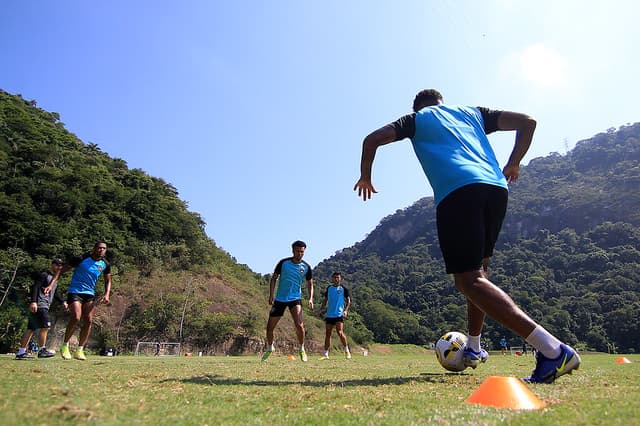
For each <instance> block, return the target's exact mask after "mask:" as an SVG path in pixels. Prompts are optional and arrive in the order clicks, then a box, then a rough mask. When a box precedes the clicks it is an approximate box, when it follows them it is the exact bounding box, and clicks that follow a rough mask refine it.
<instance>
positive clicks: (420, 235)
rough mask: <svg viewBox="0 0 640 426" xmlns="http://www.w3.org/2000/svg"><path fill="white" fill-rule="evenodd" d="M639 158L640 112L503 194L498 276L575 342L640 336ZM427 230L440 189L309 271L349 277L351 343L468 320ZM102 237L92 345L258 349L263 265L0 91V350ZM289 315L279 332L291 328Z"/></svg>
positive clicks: (165, 186) (633, 346)
mask: <svg viewBox="0 0 640 426" xmlns="http://www.w3.org/2000/svg"><path fill="white" fill-rule="evenodd" d="M639 158H640V124H635V125H631V126H626V127H623V128H620V129H618V130H615V131H614V130H610V131H607V133H603V134H599V135H596V136H595V137H593V138H592V139H589V140H586V141H582V142H580V143H579V144H578V145H577V146H576V147H575V148H574V149H573V150H572V151H571V152H569V153H567V154H566V155H563V156H562V155H558V154H552V155H550V156H547V157H544V158H538V159H535V160H533V161H531V163H530V164H529V165H528V166H526V167H523V169H522V174H521V179H520V180H519V181H518V183H517V185H515V186H514V187H513V188H512V191H511V196H510V205H509V210H508V214H507V218H506V222H505V225H504V230H503V233H502V235H501V238H500V240H499V243H498V247H497V253H496V255H495V256H494V259H493V262H492V279H493V280H494V281H495V282H496V284H498V285H500V286H501V287H503V288H504V289H505V290H507V291H508V292H510V294H511V295H512V296H513V297H514V298H515V299H516V301H517V302H518V303H519V304H521V305H522V307H523V308H524V309H526V310H527V311H528V312H529V313H530V314H531V315H532V316H533V317H534V318H535V319H536V320H538V321H540V322H541V323H543V324H544V325H545V326H546V327H547V328H548V329H550V330H551V331H553V332H554V333H556V334H557V335H558V336H560V337H561V338H563V339H565V340H567V341H569V342H571V343H573V344H575V345H576V346H577V347H578V348H581V349H595V350H603V351H606V350H608V349H609V348H610V347H611V346H612V345H615V346H616V347H617V348H618V350H625V351H637V350H639V349H640V331H639V330H640V291H639V290H640V268H639V266H640V251H639V248H640V231H639V230H638V225H639V222H640V216H639V215H640V214H639V213H638V211H639V210H640V202H639V201H640V200H639V197H640V195H639V193H640V192H639V189H640V165H639ZM435 232H436V231H435V212H434V208H433V199H432V198H430V197H428V198H424V199H421V200H419V201H417V202H416V203H415V204H414V205H412V206H410V207H408V208H405V209H402V210H398V211H397V212H396V213H395V214H393V215H391V216H389V217H386V218H384V219H383V220H382V221H381V222H380V224H379V225H378V226H377V227H376V229H374V230H373V231H372V232H371V233H370V234H369V235H368V236H367V238H365V239H364V240H363V241H361V242H358V243H356V244H355V245H354V246H352V247H349V248H345V249H342V250H340V251H339V252H337V253H336V255H334V256H332V257H331V258H330V259H327V260H325V261H323V262H322V263H320V264H319V265H318V266H317V267H316V268H315V272H314V275H315V277H316V283H317V288H316V294H318V295H319V294H321V292H322V290H323V289H324V288H325V287H326V285H327V284H328V283H329V282H330V280H329V277H330V274H331V272H332V271H333V270H341V271H342V272H343V273H344V274H345V284H347V285H348V286H349V287H350V288H351V289H352V290H353V297H354V305H353V309H352V311H351V313H350V315H349V320H348V323H347V332H348V334H349V337H350V339H351V340H352V341H353V342H355V343H361V344H366V343H368V342H372V341H376V342H381V343H396V342H397V343H416V344H430V343H432V342H434V341H435V340H436V339H437V338H438V337H439V336H440V335H441V334H442V333H443V332H444V331H448V330H453V329H458V330H465V328H466V326H465V322H466V321H465V312H466V309H465V304H464V301H463V299H462V298H461V296H460V295H459V294H458V293H457V291H456V290H455V288H454V287H453V284H452V282H451V278H450V277H448V276H447V275H446V274H445V273H444V268H443V264H442V260H441V257H440V251H439V248H438V245H437V238H436V234H435ZM97 239H104V240H106V241H107V243H108V244H109V253H108V258H109V260H110V262H111V264H112V270H113V272H114V285H113V291H112V298H111V299H112V300H111V301H112V303H111V306H109V307H101V308H99V309H98V312H97V315H96V326H95V328H94V331H93V334H92V336H93V339H94V340H93V341H92V345H93V346H94V347H102V346H113V347H116V348H117V349H118V350H120V351H132V350H133V348H135V343H136V342H137V341H141V340H142V341H144V340H146V341H157V340H162V341H179V342H182V343H183V344H184V345H185V346H186V347H188V348H190V349H192V350H194V351H196V350H203V351H205V352H206V351H209V352H211V351H214V350H215V351H219V350H225V351H230V352H242V351H254V350H259V349H261V341H260V339H261V338H262V337H263V335H264V324H265V322H266V318H267V309H266V308H267V306H266V300H267V295H268V285H267V282H268V278H269V276H261V275H260V274H256V273H254V272H252V271H251V270H250V269H249V268H248V267H247V266H245V265H239V264H238V263H237V262H236V261H235V259H234V258H233V257H231V256H230V255H229V254H228V253H226V252H225V251H224V250H221V249H220V248H218V247H217V246H216V244H215V242H214V241H213V240H211V239H210V238H208V237H207V236H206V234H205V233H204V223H203V220H202V218H201V217H200V216H199V215H198V214H197V213H193V212H190V211H188V209H187V205H186V203H185V202H184V201H182V200H180V199H179V197H178V194H177V191H176V189H175V188H174V187H172V186H171V185H170V184H169V183H167V182H164V181H163V180H162V179H160V178H154V177H151V176H149V175H147V174H146V173H145V172H143V171H142V170H138V169H129V168H128V166H127V163H126V162H125V161H124V160H122V159H117V158H111V157H109V155H108V154H106V153H104V152H102V151H101V150H100V149H99V148H98V147H97V146H96V145H93V144H85V143H84V142H82V141H81V140H79V139H78V138H77V137H76V136H74V135H73V134H71V133H69V132H68V131H67V130H66V129H65V128H64V124H63V123H62V122H61V121H60V117H59V116H58V114H57V113H51V112H46V111H43V110H42V109H40V108H38V107H37V106H36V103H35V102H34V101H27V100H24V99H23V98H22V97H21V96H19V95H11V94H8V93H6V92H4V91H2V90H0V351H7V350H10V349H12V348H15V346H16V343H17V340H18V339H19V336H20V334H21V332H22V330H23V329H24V327H25V325H26V324H25V322H24V320H25V312H24V308H25V306H24V303H23V298H24V296H25V292H26V289H27V288H28V286H29V285H30V284H31V279H32V274H33V273H34V272H37V271H39V270H43V269H45V268H47V267H48V264H49V261H50V259H51V258H52V257H54V256H62V257H69V256H71V255H77V254H81V253H83V252H86V251H88V250H89V249H90V248H91V247H92V246H93V243H94V241H95V240H97ZM69 278H70V277H69V275H66V276H65V277H64V278H63V279H62V280H61V283H60V286H61V288H62V290H63V291H64V290H65V289H66V286H67V285H68V281H69ZM98 288H99V289H101V288H102V283H101V282H100V283H99V285H98ZM316 302H318V300H316ZM21 309H22V310H21ZM53 313H54V318H58V319H61V320H62V321H59V323H58V324H57V325H56V327H55V329H54V332H53V333H50V336H51V340H53V342H54V346H55V343H56V339H57V340H58V343H59V339H60V333H61V326H64V325H65V323H66V318H65V314H64V313H62V312H61V310H60V309H59V307H54V310H53ZM285 318H286V319H285V320H283V323H282V325H283V328H284V330H281V331H279V332H278V338H279V339H287V338H289V339H293V337H294V333H293V330H292V328H291V323H290V321H289V320H288V317H285ZM305 324H306V326H307V329H308V331H309V333H308V338H309V345H308V346H309V347H310V349H313V348H314V346H317V345H318V344H321V341H322V338H323V336H324V327H323V323H322V321H321V320H320V319H319V318H317V317H315V316H313V315H311V312H308V311H307V316H306V317H305ZM287 327H288V328H289V329H288V330H287ZM502 335H507V336H508V337H510V336H509V333H508V332H507V331H506V330H504V329H502V327H500V326H499V325H497V324H496V323H494V322H492V321H491V320H488V323H487V326H486V329H485V333H484V336H485V337H486V338H487V339H488V342H487V343H488V344H489V345H491V344H492V343H493V344H494V345H496V344H497V342H498V340H499V339H500V337H502ZM283 343H286V342H283ZM515 343H516V342H514V344H515ZM279 344H280V346H281V345H282V343H280V342H279Z"/></svg>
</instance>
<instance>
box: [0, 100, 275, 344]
mask: <svg viewBox="0 0 640 426" xmlns="http://www.w3.org/2000/svg"><path fill="white" fill-rule="evenodd" d="M0 224H1V225H0V350H2V351H6V350H8V349H9V348H11V347H14V348H15V345H16V343H17V339H19V335H20V333H21V331H22V330H23V327H24V326H25V325H26V324H24V319H25V317H26V316H25V312H24V307H25V306H24V303H23V299H24V297H25V293H26V289H27V288H28V286H29V285H30V284H31V282H32V281H31V280H32V275H33V273H34V272H37V271H40V270H45V269H46V268H48V266H49V262H50V260H51V259H52V258H53V257H54V256H61V257H65V258H68V257H70V256H73V255H79V254H82V253H84V252H87V251H89V250H90V249H91V248H92V247H93V244H94V242H95V241H96V240H99V239H100V240H104V241H106V242H107V243H108V245H109V251H108V254H107V257H108V260H109V261H110V262H111V264H112V271H113V275H114V285H113V295H112V306H111V307H109V308H106V307H105V308H101V310H99V312H98V315H97V327H95V329H94V333H93V335H94V337H95V338H96V339H97V341H96V342H95V343H96V344H97V345H108V346H116V347H118V348H121V349H129V350H130V349H131V347H132V346H133V347H135V342H136V341H137V340H169V341H182V342H183V343H185V344H191V345H194V346H197V347H199V348H201V349H205V350H206V349H207V348H208V347H211V346H214V345H217V344H220V343H221V342H223V341H225V340H227V338H228V337H229V336H231V335H233V334H247V335H249V336H253V335H257V334H262V330H261V328H262V319H263V318H262V317H264V320H265V321H266V312H264V311H266V309H265V306H264V305H265V303H264V302H263V303H261V304H260V305H259V306H260V309H259V310H257V309H256V306H255V304H256V303H258V302H257V301H256V295H260V297H258V298H257V300H260V301H263V300H266V297H267V296H266V295H265V291H267V290H266V289H267V287H266V284H265V282H264V279H263V277H262V276H260V275H259V274H255V273H253V272H252V271H250V270H249V268H247V267H246V266H244V265H239V264H237V262H236V261H235V259H233V258H232V257H231V256H230V255H229V254H228V253H226V252H225V251H223V250H221V249H219V248H218V247H216V245H215V243H214V241H212V240H211V239H209V238H208V237H207V236H206V234H205V233H204V222H203V220H202V219H201V217H200V216H199V215H198V214H197V213H193V212H190V211H188V210H187V206H186V203H185V202H184V201H182V200H180V199H179V198H178V194H177V191H176V189H175V188H174V187H173V186H171V185H170V184H169V183H167V182H165V181H163V180H162V179H159V178H154V177H151V176H149V175H147V174H146V173H145V172H143V171H142V170H139V169H129V168H128V167H127V163H126V162H125V161H124V160H122V159H118V158H110V157H109V156H108V155H107V154H106V153H104V152H102V151H101V150H100V149H99V148H98V147H97V146H96V145H94V144H85V143H84V142H82V141H81V140H79V139H78V138H77V137H76V136H75V135H73V134H71V133H69V132H68V131H67V130H66V129H65V128H64V124H63V123H62V122H60V117H59V116H58V114H57V113H49V112H46V111H43V110H42V109H39V108H37V107H36V103H35V101H26V100H24V99H23V98H22V97H20V96H14V95H10V94H8V93H6V92H4V91H1V90H0ZM69 278H70V277H69V276H65V277H63V279H61V283H60V286H61V289H62V290H65V289H66V286H67V285H68V281H69ZM98 288H99V289H102V288H103V287H102V281H101V282H100V283H99V285H98ZM54 308H55V306H54ZM54 312H56V313H57V314H58V315H56V317H58V318H61V317H62V318H63V319H64V315H63V314H62V312H60V309H59V308H55V309H54ZM256 312H260V314H257V313H256ZM263 312H264V313H263ZM258 320H260V321H258ZM64 322H66V321H64ZM258 324H260V327H259V328H260V330H258V329H257V328H256V327H257V326H258ZM62 325H64V324H62ZM51 338H52V339H53V340H55V339H56V333H52V334H51Z"/></svg>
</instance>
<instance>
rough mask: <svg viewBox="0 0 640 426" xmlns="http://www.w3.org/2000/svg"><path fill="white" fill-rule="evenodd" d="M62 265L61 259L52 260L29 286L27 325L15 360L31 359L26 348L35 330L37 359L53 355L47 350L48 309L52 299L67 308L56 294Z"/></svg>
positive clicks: (65, 303)
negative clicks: (46, 269)
mask: <svg viewBox="0 0 640 426" xmlns="http://www.w3.org/2000/svg"><path fill="white" fill-rule="evenodd" d="M62 264H63V262H62V259H53V260H52V261H51V266H50V268H49V270H48V271H46V272H42V273H41V274H39V275H38V277H37V278H36V280H35V282H34V283H33V285H32V286H31V289H30V292H29V324H28V325H27V331H26V332H25V333H24V335H23V336H22V340H21V341H20V349H18V352H17V353H16V359H29V358H31V356H30V355H29V354H28V353H27V346H28V344H29V341H30V340H31V337H32V336H33V334H34V332H35V331H36V330H39V333H38V345H39V347H40V350H39V351H38V358H50V357H52V356H54V355H55V353H54V352H53V351H50V350H48V349H47V335H48V334H49V329H50V328H51V320H50V318H49V308H50V307H51V303H52V302H53V299H54V298H55V299H56V300H57V301H59V302H60V303H62V304H63V305H64V308H65V310H66V309H67V308H68V306H67V302H66V301H65V300H64V299H63V298H62V296H60V293H59V292H58V278H59V277H60V271H61V270H62Z"/></svg>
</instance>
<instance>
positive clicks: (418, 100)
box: [413, 89, 443, 112]
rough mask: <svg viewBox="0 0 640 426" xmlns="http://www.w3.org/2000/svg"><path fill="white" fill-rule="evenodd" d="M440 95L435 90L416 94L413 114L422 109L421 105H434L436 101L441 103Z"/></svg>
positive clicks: (425, 90)
mask: <svg viewBox="0 0 640 426" xmlns="http://www.w3.org/2000/svg"><path fill="white" fill-rule="evenodd" d="M442 99H443V98H442V94H441V93H440V92H438V91H437V90H436V89H424V90H421V91H419V92H418V94H417V95H416V97H415V98H414V99H413V112H418V111H419V110H421V109H422V107H421V105H422V106H423V107H424V104H427V105H436V104H437V103H438V101H440V102H441V101H442Z"/></svg>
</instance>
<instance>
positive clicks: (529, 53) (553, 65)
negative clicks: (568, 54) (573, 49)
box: [518, 44, 568, 87]
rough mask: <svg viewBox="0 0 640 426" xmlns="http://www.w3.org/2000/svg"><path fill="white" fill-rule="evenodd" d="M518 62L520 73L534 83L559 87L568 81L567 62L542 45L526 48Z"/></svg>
mask: <svg viewBox="0 0 640 426" xmlns="http://www.w3.org/2000/svg"><path fill="white" fill-rule="evenodd" d="M518 62H519V67H520V70H519V71H520V73H521V74H522V75H523V76H524V78H525V79H527V80H529V81H531V82H532V83H536V84H538V85H540V86H544V87H559V86H564V85H565V83H566V81H567V69H568V65H567V61H566V60H565V59H564V58H563V57H562V56H561V55H560V54H559V53H558V52H556V51H554V50H552V49H549V48H547V47H545V46H543V45H542V44H535V45H533V46H529V47H528V48H526V49H525V50H524V51H523V52H522V53H520V55H519V61H518Z"/></svg>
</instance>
